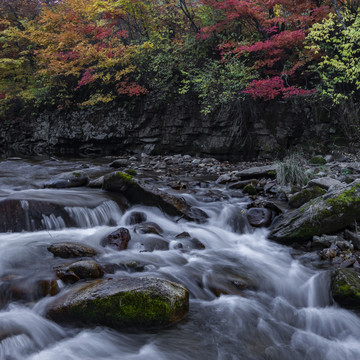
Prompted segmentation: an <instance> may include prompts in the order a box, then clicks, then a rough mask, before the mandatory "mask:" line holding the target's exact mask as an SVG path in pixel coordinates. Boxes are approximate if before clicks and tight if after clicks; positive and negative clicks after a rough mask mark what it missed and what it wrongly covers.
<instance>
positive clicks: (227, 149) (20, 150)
mask: <svg viewBox="0 0 360 360" xmlns="http://www.w3.org/2000/svg"><path fill="white" fill-rule="evenodd" d="M319 114H320V112H319V110H318V108H317V106H315V105H314V104H313V105H309V104H308V103H301V102H300V100H299V101H298V102H294V101H286V102H285V101H284V102H276V103H270V102H269V103H265V104H255V103H249V102H247V103H241V104H234V105H233V106H231V107H230V106H229V107H228V108H227V109H222V110H220V111H219V112H217V113H216V114H214V115H212V116H209V117H205V116H203V115H202V114H201V113H200V111H199V109H198V107H197V106H196V105H194V104H191V103H186V104H185V105H176V104H175V105H173V106H169V107H168V108H166V109H163V110H162V111H160V110H155V109H154V108H153V107H151V106H146V105H142V106H138V107H137V108H136V109H135V110H133V111H130V110H128V109H125V108H121V107H118V108H116V109H113V110H109V111H106V112H104V111H95V110H91V109H87V110H81V111H74V112H63V111H54V112H52V113H50V112H47V113H43V114H41V115H40V116H38V117H35V118H29V119H17V120H14V119H7V120H6V121H5V122H3V123H1V124H0V152H1V153H7V154H10V153H11V154H43V153H47V154H54V155H61V154H62V155H80V154H82V155H95V154H98V155H100V154H101V155H105V154H113V155H119V154H126V153H140V152H145V153H148V154H159V153H183V154H185V153H187V154H202V155H210V156H215V157H224V158H229V159H231V158H234V159H238V160H243V159H246V160H253V159H257V158H259V157H260V158H267V157H269V158H271V157H274V156H277V155H279V156H281V154H282V153H283V151H284V150H286V149H288V148H289V147H291V146H294V145H296V144H299V143H301V142H304V141H309V140H311V139H315V141H316V142H318V141H319V139H320V138H321V137H322V138H324V139H326V138H327V137H328V136H329V131H330V132H332V131H334V130H333V129H332V128H331V126H330V125H329V124H330V116H327V114H325V116H320V115H319ZM319 118H322V119H323V120H322V121H319V120H318V119H319ZM324 119H325V120H324Z"/></svg>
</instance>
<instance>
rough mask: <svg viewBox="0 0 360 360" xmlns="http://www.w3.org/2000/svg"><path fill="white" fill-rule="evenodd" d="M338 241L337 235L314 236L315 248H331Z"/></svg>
mask: <svg viewBox="0 0 360 360" xmlns="http://www.w3.org/2000/svg"><path fill="white" fill-rule="evenodd" d="M337 240H338V237H337V236H336V235H322V236H316V235H315V236H313V239H312V245H313V246H315V247H329V246H331V245H332V244H335V243H336V241H337Z"/></svg>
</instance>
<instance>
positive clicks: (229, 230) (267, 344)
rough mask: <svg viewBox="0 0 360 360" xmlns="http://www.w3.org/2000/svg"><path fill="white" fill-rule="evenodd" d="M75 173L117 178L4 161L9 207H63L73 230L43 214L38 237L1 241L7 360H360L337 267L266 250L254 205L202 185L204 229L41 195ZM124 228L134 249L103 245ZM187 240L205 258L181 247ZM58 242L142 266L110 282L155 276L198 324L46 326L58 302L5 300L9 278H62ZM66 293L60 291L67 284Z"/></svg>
mask: <svg viewBox="0 0 360 360" xmlns="http://www.w3.org/2000/svg"><path fill="white" fill-rule="evenodd" d="M75 169H82V170H85V171H86V172H87V173H88V174H89V176H90V177H91V178H96V177H97V176H99V175H101V174H103V173H106V172H110V170H109V168H108V165H107V164H105V163H103V161H96V160H88V161H86V160H73V161H71V160H66V161H65V160H55V159H52V160H51V159H50V160H44V159H40V160H6V161H5V160H4V161H2V162H0V201H1V200H4V199H18V200H19V199H20V200H21V204H22V206H23V208H24V209H26V208H27V205H26V204H27V202H28V201H30V200H39V201H45V200H46V201H50V202H52V203H55V204H58V205H59V206H61V207H63V208H64V209H65V211H66V213H67V215H68V217H69V218H70V219H71V224H72V225H71V226H68V225H67V223H66V221H65V220H64V219H63V218H61V217H60V216H43V218H42V224H43V227H44V229H43V230H41V231H22V232H6V233H0V359H1V360H50V359H56V360H100V359H102V360H118V359H121V360H236V359H249V360H250V359H254V360H262V359H283V360H288V359H291V360H298V359H299V360H305V359H314V360H321V359H324V360H339V359H341V360H345V359H349V360H350V359H351V360H354V359H360V317H359V314H358V313H355V312H352V311H349V310H345V309H342V308H340V307H339V306H338V305H337V304H336V303H334V302H333V300H332V298H331V294H330V291H329V288H330V287H329V284H330V272H329V271H328V269H326V268H325V267H324V268H322V266H321V263H320V262H319V260H318V257H317V255H316V254H315V253H302V252H300V251H297V250H294V249H292V248H290V247H286V246H283V245H279V244H276V243H274V242H272V241H269V240H268V239H267V235H268V232H267V230H266V229H257V230H255V231H250V230H249V227H248V226H247V224H246V221H244V220H243V219H242V218H241V214H242V212H243V209H245V208H246V204H247V203H248V202H249V199H248V198H247V197H246V196H242V195H241V193H240V192H239V193H238V194H234V192H229V191H228V190H227V189H226V187H225V186H219V185H216V184H215V183H214V182H212V183H211V182H206V181H204V182H203V183H202V184H201V186H198V187H196V188H194V190H193V191H192V192H191V193H188V194H184V195H183V196H184V197H185V198H186V201H187V202H188V203H190V204H192V205H196V206H197V207H198V208H200V209H201V210H203V211H204V212H205V213H206V214H207V215H208V219H207V221H206V222H205V223H203V224H198V223H195V222H189V221H186V220H184V219H180V220H179V219H177V218H174V217H170V216H168V215H166V214H164V213H162V212H161V211H160V210H159V209H157V208H155V207H145V206H141V205H134V206H131V207H130V208H124V207H123V206H122V205H121V199H119V196H117V195H115V194H112V193H110V192H105V191H103V190H101V189H90V188H86V187H80V188H74V189H43V188H42V184H43V182H44V181H45V180H48V179H49V178H50V177H51V176H53V175H56V174H60V173H61V172H65V171H72V170H75ZM164 187H165V184H164ZM132 211H139V212H143V213H145V214H146V216H147V220H148V221H149V222H153V223H155V224H157V225H158V226H159V227H160V228H161V229H162V230H163V232H162V233H161V235H157V236H155V238H156V239H155V240H157V241H161V242H162V243H164V242H166V243H167V245H166V250H164V249H161V250H156V249H155V250H154V251H144V243H146V241H149V239H150V238H151V239H154V234H139V233H136V232H135V231H134V225H128V224H129V221H128V220H129V216H130V214H131V212H132ZM239 214H240V215H239ZM14 221H15V220H14ZM121 226H122V227H127V228H128V229H129V231H130V234H131V241H130V242H129V246H128V249H127V250H125V251H116V250H113V249H111V248H108V247H106V248H104V247H102V246H100V240H101V239H102V238H103V237H104V236H106V235H107V234H109V233H111V232H113V231H114V230H116V229H117V228H119V227H121ZM28 229H31V224H28ZM181 233H188V234H190V236H191V238H193V239H196V240H197V241H198V243H201V244H203V245H204V247H205V248H204V249H202V248H199V249H196V248H191V247H189V248H187V247H186V246H183V247H179V246H178V244H179V237H177V236H178V235H179V234H181ZM61 241H71V242H74V243H80V244H85V245H89V246H91V247H93V248H95V249H96V250H98V252H99V254H98V255H97V256H96V261H97V262H98V263H100V264H102V265H106V264H137V265H136V266H137V268H135V269H134V268H133V267H129V266H123V268H118V269H117V271H116V272H115V273H114V274H105V277H112V278H116V277H122V276H134V277H136V276H139V277H140V276H154V277H158V278H163V279H168V280H171V281H174V282H177V283H180V284H182V285H184V286H185V287H186V288H187V289H188V290H189V292H190V311H189V314H188V315H187V316H186V317H185V318H184V319H183V320H181V321H180V322H178V323H177V324H175V325H173V326H171V327H169V328H166V329H162V330H153V331H141V332H136V331H126V330H124V331H123V332H119V331H115V330H113V329H110V328H107V327H100V326H98V327H91V326H87V327H84V326H76V325H74V324H65V325H64V324H62V325H59V324H56V323H54V322H52V321H51V320H49V319H47V318H46V316H45V312H46V308H47V305H48V304H49V303H50V302H51V301H53V299H54V297H51V296H46V297H44V298H40V299H32V300H27V301H24V300H21V299H20V300H19V299H14V298H13V297H11V296H7V294H1V289H4V287H3V285H4V284H5V282H7V281H8V279H9V278H16V279H20V280H21V283H22V284H23V285H22V286H25V287H26V286H29V287H30V286H31V284H33V283H34V281H36V280H39V281H40V280H42V279H49V278H51V277H55V272H54V267H55V266H58V265H59V264H65V263H68V262H69V259H67V260H65V259H56V258H54V256H53V254H51V253H50V252H49V251H48V250H47V247H48V246H49V245H51V244H52V243H56V242H61ZM24 284H25V285H24ZM26 284H28V285H26ZM58 284H59V287H60V289H61V291H64V290H65V289H66V288H67V287H68V286H70V285H66V284H63V283H61V281H58ZM61 291H60V294H61Z"/></svg>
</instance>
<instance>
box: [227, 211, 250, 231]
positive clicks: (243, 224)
mask: <svg viewBox="0 0 360 360" xmlns="http://www.w3.org/2000/svg"><path fill="white" fill-rule="evenodd" d="M226 223H227V225H229V226H230V228H231V230H232V231H233V232H235V233H238V234H244V233H246V232H248V231H249V230H250V224H249V221H248V219H247V216H246V211H245V210H243V209H236V210H234V211H233V212H232V213H231V214H230V215H229V217H228V218H227V220H226Z"/></svg>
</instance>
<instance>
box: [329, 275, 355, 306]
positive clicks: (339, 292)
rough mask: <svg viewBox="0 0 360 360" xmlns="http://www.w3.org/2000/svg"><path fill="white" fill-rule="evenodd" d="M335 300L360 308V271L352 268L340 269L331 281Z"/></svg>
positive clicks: (343, 304) (344, 304)
mask: <svg viewBox="0 0 360 360" xmlns="http://www.w3.org/2000/svg"><path fill="white" fill-rule="evenodd" d="M331 292H332V296H333V298H334V300H335V301H336V302H337V303H338V304H340V305H341V306H344V307H348V308H357V309H360V273H359V272H357V271H355V270H352V269H338V270H336V271H335V272H334V274H333V277H332V282H331Z"/></svg>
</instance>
